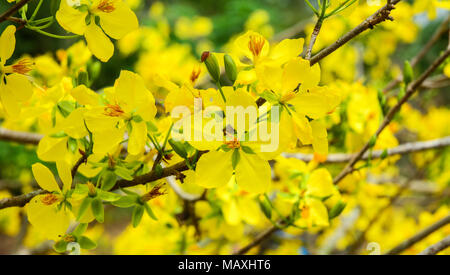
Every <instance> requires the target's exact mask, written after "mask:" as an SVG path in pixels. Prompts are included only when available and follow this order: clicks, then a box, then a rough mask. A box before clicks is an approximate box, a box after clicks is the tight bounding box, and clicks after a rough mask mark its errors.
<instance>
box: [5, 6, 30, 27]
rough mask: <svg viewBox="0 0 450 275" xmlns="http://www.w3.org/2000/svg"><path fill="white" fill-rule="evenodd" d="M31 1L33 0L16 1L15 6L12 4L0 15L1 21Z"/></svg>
mask: <svg viewBox="0 0 450 275" xmlns="http://www.w3.org/2000/svg"><path fill="white" fill-rule="evenodd" d="M30 1H31V0H21V1H20V2H18V3H16V4H15V5H14V6H12V7H11V8H10V9H9V10H7V11H5V12H4V13H3V14H2V15H0V23H2V22H3V21H6V20H8V17H10V16H11V15H13V14H14V13H15V12H17V11H18V10H20V8H22V7H23V6H25V5H26V4H27V3H28V2H30Z"/></svg>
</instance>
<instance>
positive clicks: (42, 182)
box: [31, 162, 61, 192]
mask: <svg viewBox="0 0 450 275" xmlns="http://www.w3.org/2000/svg"><path fill="white" fill-rule="evenodd" d="M31 170H32V171H33V176H34V178H35V179H36V181H37V183H38V184H39V186H40V187H41V188H42V189H44V190H47V191H49V192H55V191H56V192H61V189H59V186H58V184H57V183H56V181H55V177H53V174H52V172H51V171H50V169H48V168H47V167H46V166H44V165H43V164H42V163H39V162H38V163H35V164H33V166H31Z"/></svg>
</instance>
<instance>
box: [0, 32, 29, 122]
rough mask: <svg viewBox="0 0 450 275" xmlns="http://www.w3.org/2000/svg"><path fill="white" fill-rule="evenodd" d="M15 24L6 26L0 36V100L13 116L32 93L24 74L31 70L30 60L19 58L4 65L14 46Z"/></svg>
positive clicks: (8, 113) (7, 112)
mask: <svg viewBox="0 0 450 275" xmlns="http://www.w3.org/2000/svg"><path fill="white" fill-rule="evenodd" d="M15 32H16V27H15V26H12V25H10V26H8V27H7V28H6V29H5V30H4V31H3V33H2V35H1V36H0V102H1V103H2V105H3V108H4V109H5V111H6V114H7V115H9V116H11V117H15V116H17V115H18V114H19V113H20V107H21V106H20V105H21V103H22V102H24V101H27V100H28V99H29V98H30V97H31V95H32V94H33V87H32V86H31V83H30V81H29V80H28V78H27V76H26V74H27V73H28V72H29V71H31V66H32V65H33V63H32V61H31V60H29V59H22V60H19V61H18V62H17V63H15V64H13V65H9V66H6V65H5V63H6V61H7V60H8V59H9V58H10V57H11V56H12V54H13V52H14V48H15V46H16V38H15V36H14V34H15Z"/></svg>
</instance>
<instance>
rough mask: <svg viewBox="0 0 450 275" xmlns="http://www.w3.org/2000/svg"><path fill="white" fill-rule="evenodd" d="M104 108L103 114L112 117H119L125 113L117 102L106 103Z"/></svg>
mask: <svg viewBox="0 0 450 275" xmlns="http://www.w3.org/2000/svg"><path fill="white" fill-rule="evenodd" d="M104 110H105V112H104V114H105V115H107V116H112V117H120V116H123V115H124V114H125V112H124V111H123V110H122V108H120V106H119V105H118V104H114V105H112V104H107V105H106V107H105V109H104Z"/></svg>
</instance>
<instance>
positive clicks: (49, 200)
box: [41, 194, 58, 205]
mask: <svg viewBox="0 0 450 275" xmlns="http://www.w3.org/2000/svg"><path fill="white" fill-rule="evenodd" d="M41 201H42V203H43V204H45V205H52V204H54V203H55V202H57V201H58V197H57V196H56V195H55V194H47V195H45V196H43V197H42V198H41Z"/></svg>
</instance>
